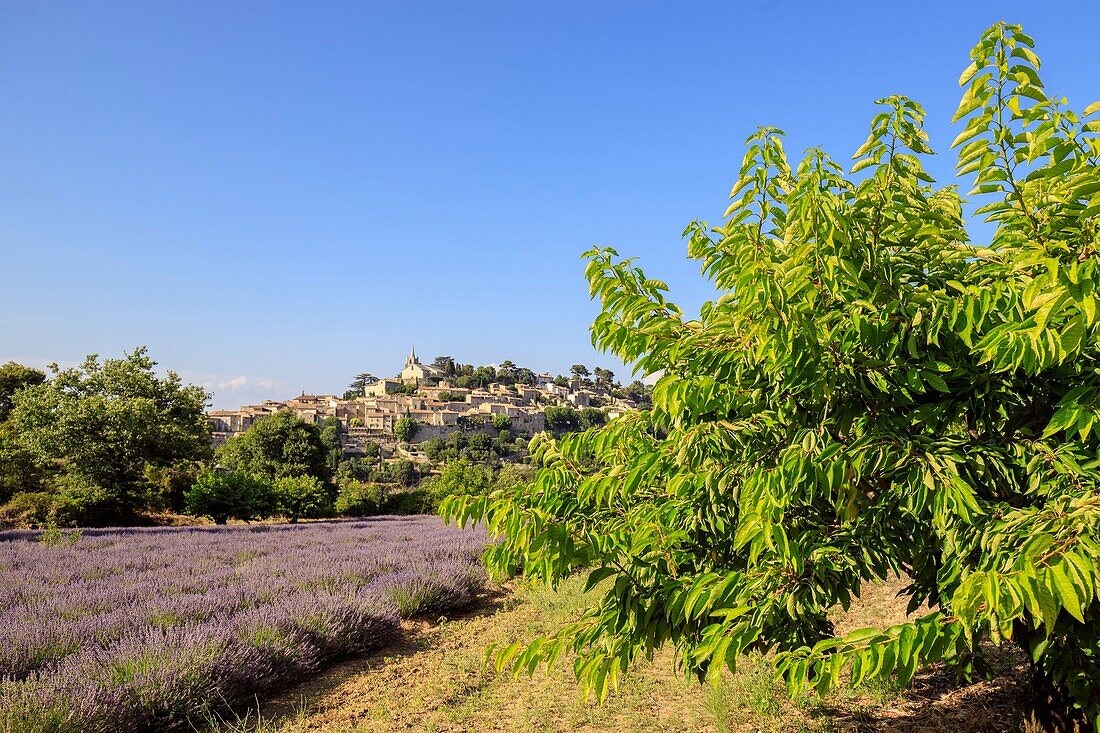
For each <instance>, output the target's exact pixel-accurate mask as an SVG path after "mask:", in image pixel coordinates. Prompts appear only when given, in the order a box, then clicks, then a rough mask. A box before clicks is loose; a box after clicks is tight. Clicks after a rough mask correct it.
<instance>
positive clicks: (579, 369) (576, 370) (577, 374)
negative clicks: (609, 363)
mask: <svg viewBox="0 0 1100 733" xmlns="http://www.w3.org/2000/svg"><path fill="white" fill-rule="evenodd" d="M569 373H570V374H572V375H573V379H576V380H577V381H578V382H585V381H588V377H589V376H591V372H589V371H588V367H586V366H585V365H584V364H574V365H573V366H571V367H569Z"/></svg>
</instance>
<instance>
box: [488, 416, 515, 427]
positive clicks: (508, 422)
mask: <svg viewBox="0 0 1100 733" xmlns="http://www.w3.org/2000/svg"><path fill="white" fill-rule="evenodd" d="M493 428H494V429H496V430H511V429H512V418H510V417H508V416H507V415H493Z"/></svg>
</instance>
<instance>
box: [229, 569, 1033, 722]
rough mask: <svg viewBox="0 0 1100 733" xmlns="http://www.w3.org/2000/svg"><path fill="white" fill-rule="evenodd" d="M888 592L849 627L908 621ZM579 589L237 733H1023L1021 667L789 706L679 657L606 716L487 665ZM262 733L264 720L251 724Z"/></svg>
mask: <svg viewBox="0 0 1100 733" xmlns="http://www.w3.org/2000/svg"><path fill="white" fill-rule="evenodd" d="M895 591H896V588H895V587H893V586H885V587H882V588H879V589H876V590H875V591H874V592H872V593H868V594H866V595H865V598H864V599H863V601H861V602H860V603H858V604H856V605H855V606H854V607H853V608H852V609H851V610H850V611H849V613H848V615H847V617H846V618H845V619H844V620H843V623H842V624H841V625H842V626H847V627H849V628H855V627H859V626H866V625H889V624H892V623H897V622H898V621H900V620H902V618H903V612H901V611H899V610H898V604H897V602H896V601H895V600H894V598H893V595H894V592H895ZM581 600H582V596H581V595H580V593H579V588H571V587H569V586H568V585H567V586H566V587H565V588H564V589H563V590H562V591H560V592H557V593H552V592H549V591H544V590H542V591H540V590H530V589H528V590H525V591H522V592H520V593H516V594H507V593H500V594H497V595H495V596H493V597H490V598H487V599H486V600H485V603H484V604H483V605H482V606H481V607H479V608H478V610H476V611H473V612H471V613H468V614H466V615H464V616H460V617H455V618H452V619H450V620H441V621H440V622H438V623H428V622H423V621H421V622H408V623H406V624H405V626H404V628H405V632H406V633H405V635H404V638H403V639H402V641H401V642H400V643H399V644H397V645H396V646H393V647H390V648H389V649H387V650H386V651H385V652H384V653H382V654H378V655H374V656H370V657H365V658H361V659H355V660H351V661H348V662H344V663H342V664H339V665H337V666H336V667H334V668H331V669H329V670H328V671H326V672H324V673H322V674H320V675H318V676H317V677H315V678H312V679H310V680H308V681H306V682H304V683H303V684H302V685H301V686H298V687H296V688H294V689H292V690H290V691H288V692H286V693H283V694H281V695H279V696H277V697H275V698H273V699H270V700H267V701H261V706H260V707H261V713H262V721H261V723H260V724H259V725H256V724H255V723H254V722H253V723H252V724H250V725H248V726H232V727H227V728H225V730H226V731H227V732H228V731H234V732H235V731H242V730H247V731H250V732H251V733H274V732H276V731H277V732H278V733H307V732H308V733H315V732H318V731H325V732H330V733H337V732H338V733H376V732H377V733H381V732H382V731H387V732H388V731H417V732H424V733H428V732H442V731H448V732H458V731H463V732H467V731H468V732H470V733H482V732H486V733H490V732H497V731H502V732H503V731H546V732H549V731H579V732H581V733H596V732H597V731H612V732H619V733H625V732H626V731H641V732H643V733H645V732H648V731H653V732H654V733H655V732H656V731H670V732H672V733H726V731H739V732H740V731H743V732H745V733H749V732H755V731H776V732H779V731H783V732H786V731H791V732H794V731H821V732H824V731H899V732H907V733H917V732H922V733H923V732H924V731H941V730H951V731H952V732H953V733H977V732H978V731H990V732H991V733H992V732H993V731H1010V730H1014V729H1015V721H1016V720H1018V713H1017V711H1016V709H1015V705H1016V704H1017V702H1018V698H1019V697H1020V689H1019V687H1018V683H1017V682H1016V681H1015V677H1013V675H1012V671H1013V670H1012V662H1011V660H1009V661H1007V662H1004V663H1003V672H1004V674H1002V675H1001V676H1000V677H998V678H997V679H996V680H994V681H992V682H981V683H977V684H972V685H962V686H960V685H958V684H957V683H956V682H955V681H954V679H953V677H952V676H951V675H950V674H949V673H948V672H947V671H945V670H942V669H939V670H932V671H930V672H926V673H923V674H921V675H919V676H918V678H917V679H916V680H915V682H914V685H913V687H912V688H911V689H910V690H907V691H905V692H899V691H897V690H893V689H889V686H880V687H877V688H872V689H863V690H861V691H859V692H858V693H857V692H850V691H849V692H843V693H836V694H834V695H832V696H830V697H829V698H827V699H825V700H817V699H816V698H810V697H807V698H805V699H802V700H799V701H796V702H791V701H789V700H787V699H786V697H785V696H784V695H783V693H782V691H781V690H780V689H778V688H777V687H776V686H775V684H774V683H773V681H772V672H771V667H770V665H769V664H768V663H767V662H766V660H764V659H762V658H759V657H758V658H756V659H749V660H746V663H745V664H743V665H741V666H740V667H739V669H738V672H737V673H736V674H732V675H727V676H726V678H725V679H724V680H723V681H722V683H721V684H720V685H718V686H716V687H710V686H707V685H698V684H696V683H694V682H691V681H685V680H684V679H682V678H681V677H679V676H678V675H676V674H675V673H674V672H673V669H672V656H671V653H668V652H665V653H662V654H659V655H658V656H657V658H656V659H655V660H654V661H653V662H652V663H647V664H641V665H639V666H638V668H637V669H635V670H634V671H632V673H631V674H630V675H629V676H628V677H627V678H626V679H625V680H624V682H623V684H622V686H621V687H620V689H619V691H618V692H617V693H615V694H614V696H613V697H612V699H611V700H610V701H609V702H608V703H607V704H606V705H605V706H602V707H601V706H597V705H595V704H593V703H591V702H589V701H585V700H584V699H582V698H581V696H580V693H579V688H578V686H577V684H576V682H575V680H574V679H573V677H572V671H571V669H570V668H569V667H568V665H559V667H558V668H556V669H555V670H553V671H551V672H550V673H543V672H539V673H537V674H536V675H535V676H533V677H520V678H519V679H514V678H512V677H511V676H509V675H499V674H497V673H496V672H495V671H494V670H493V669H492V668H491V666H490V665H489V664H487V663H486V659H485V650H486V649H487V648H488V647H489V646H490V645H491V644H498V645H503V644H508V643H511V642H512V641H517V640H526V639H530V638H532V637H534V636H537V635H539V634H541V633H545V632H547V631H549V630H550V629H552V628H553V627H554V625H555V624H556V623H557V622H559V621H560V620H562V619H565V618H568V617H570V616H571V615H574V614H575V613H576V612H577V608H579V606H580V603H581ZM253 720H254V719H253Z"/></svg>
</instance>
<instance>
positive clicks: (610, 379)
mask: <svg viewBox="0 0 1100 733" xmlns="http://www.w3.org/2000/svg"><path fill="white" fill-rule="evenodd" d="M592 374H593V375H594V376H595V377H596V385H597V386H600V387H603V388H605V389H611V388H612V387H614V386H615V372H613V371H611V370H610V369H603V368H601V367H596V368H595V369H593V370H592Z"/></svg>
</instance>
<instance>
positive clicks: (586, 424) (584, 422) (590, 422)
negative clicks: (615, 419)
mask: <svg viewBox="0 0 1100 733" xmlns="http://www.w3.org/2000/svg"><path fill="white" fill-rule="evenodd" d="M579 417H580V427H581V430H588V429H589V428H598V427H599V426H601V425H603V424H604V423H605V422H607V413H605V412H604V411H603V410H599V409H597V408H595V407H586V408H584V409H583V410H581V411H580V414H579Z"/></svg>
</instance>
